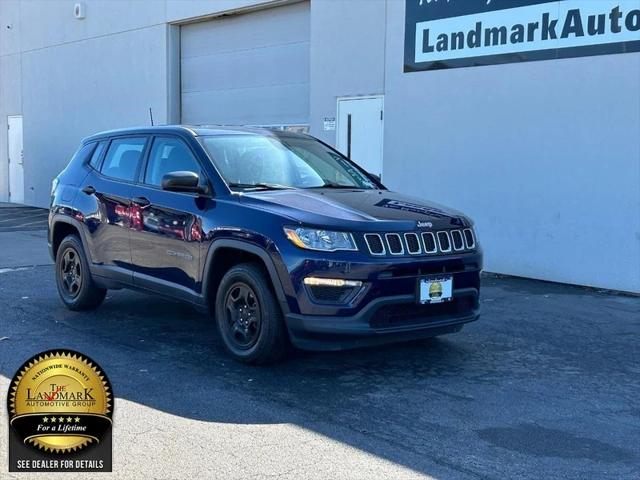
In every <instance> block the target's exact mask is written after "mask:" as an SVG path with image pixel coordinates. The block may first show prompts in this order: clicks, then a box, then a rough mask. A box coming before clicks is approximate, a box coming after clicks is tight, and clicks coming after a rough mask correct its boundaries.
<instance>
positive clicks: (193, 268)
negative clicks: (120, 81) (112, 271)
mask: <svg viewBox="0 0 640 480" xmlns="http://www.w3.org/2000/svg"><path fill="white" fill-rule="evenodd" d="M176 171H190V172H194V173H197V174H198V175H200V177H201V178H203V175H204V174H203V172H202V168H201V167H200V164H199V162H198V160H197V159H196V157H195V155H194V153H193V152H192V151H191V149H190V148H189V147H188V146H187V144H185V143H184V142H183V141H182V140H181V139H179V138H177V137H171V136H157V137H155V138H154V139H153V143H152V144H151V150H150V151H149V156H148V160H147V163H146V166H145V168H144V170H143V172H142V173H141V183H139V184H138V185H136V186H135V187H134V191H133V193H132V199H131V202H132V204H131V209H132V211H131V218H132V224H131V253H132V260H133V265H134V271H135V274H134V283H136V284H138V285H140V286H141V287H145V288H149V289H152V290H156V291H159V292H160V293H168V294H172V293H174V292H175V290H176V289H178V290H180V289H185V288H186V289H188V290H190V291H196V292H197V291H198V290H199V276H200V244H201V240H202V215H203V214H204V209H205V208H206V207H207V205H208V204H207V202H206V200H204V199H203V198H199V197H198V196H197V195H195V194H191V193H181V192H170V191H166V190H163V189H162V178H163V176H164V175H166V174H167V173H170V172H176Z"/></svg>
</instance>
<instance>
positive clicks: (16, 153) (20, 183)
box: [7, 115, 24, 203]
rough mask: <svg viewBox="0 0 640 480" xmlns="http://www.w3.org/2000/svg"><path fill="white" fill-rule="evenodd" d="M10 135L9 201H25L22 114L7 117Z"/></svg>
mask: <svg viewBox="0 0 640 480" xmlns="http://www.w3.org/2000/svg"><path fill="white" fill-rule="evenodd" d="M7 120H8V124H7V126H8V127H9V128H8V135H9V142H8V143H9V201H10V202H12V203H24V167H23V156H22V115H12V116H10V117H7Z"/></svg>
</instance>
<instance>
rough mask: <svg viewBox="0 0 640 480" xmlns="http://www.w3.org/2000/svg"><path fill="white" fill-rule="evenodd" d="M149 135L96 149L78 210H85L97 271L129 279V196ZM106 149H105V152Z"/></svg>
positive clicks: (115, 139) (118, 140) (103, 145)
mask: <svg viewBox="0 0 640 480" xmlns="http://www.w3.org/2000/svg"><path fill="white" fill-rule="evenodd" d="M147 142H148V137H146V136H144V135H137V136H130V137H119V138H114V139H112V140H111V141H110V142H109V143H108V145H107V144H106V142H105V143H103V142H100V143H99V144H98V147H97V148H96V149H95V151H94V154H93V157H92V159H91V160H90V165H91V166H92V167H93V168H92V170H91V172H90V173H89V175H87V177H86V178H85V180H84V181H83V185H82V186H81V192H80V193H79V194H78V196H79V197H80V198H78V199H77V202H79V206H80V208H79V210H81V211H83V212H90V213H88V214H87V213H85V219H84V221H85V224H86V225H87V230H88V235H87V237H88V238H87V242H88V244H89V250H90V252H91V260H92V262H93V263H94V264H97V265H96V271H97V272H98V274H102V275H108V276H110V277H113V278H117V279H118V280H122V281H126V282H131V281H132V278H133V276H132V272H131V271H132V265H131V243H130V227H131V224H132V218H131V210H130V198H131V194H132V190H133V186H134V181H135V179H136V178H137V176H138V173H139V171H140V168H141V166H142V159H143V155H144V152H145V149H146V146H147ZM105 150H106V151H105Z"/></svg>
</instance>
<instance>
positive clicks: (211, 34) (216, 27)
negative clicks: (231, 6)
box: [180, 2, 309, 126]
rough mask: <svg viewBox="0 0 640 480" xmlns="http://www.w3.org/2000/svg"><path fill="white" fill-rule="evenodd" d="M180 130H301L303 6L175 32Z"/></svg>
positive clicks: (305, 63)
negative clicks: (257, 127)
mask: <svg viewBox="0 0 640 480" xmlns="http://www.w3.org/2000/svg"><path fill="white" fill-rule="evenodd" d="M180 49H181V95H182V122H183V123H187V124H231V125H274V126H281V125H306V124H308V123H309V2H301V3H294V4H292V5H285V6H280V7H274V8H269V9H265V10H259V11H254V12H250V13H244V14H239V15H232V16H226V17H221V18H219V19H215V20H211V21H206V22H200V23H194V24H190V25H185V26H183V27H182V28H181V43H180Z"/></svg>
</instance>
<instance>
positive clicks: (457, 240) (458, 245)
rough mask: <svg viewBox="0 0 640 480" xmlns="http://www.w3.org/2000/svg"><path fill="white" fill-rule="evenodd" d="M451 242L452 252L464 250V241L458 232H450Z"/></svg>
mask: <svg viewBox="0 0 640 480" xmlns="http://www.w3.org/2000/svg"><path fill="white" fill-rule="evenodd" d="M451 242H452V243H453V249H454V250H464V240H463V238H462V232H461V231H460V230H451Z"/></svg>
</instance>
